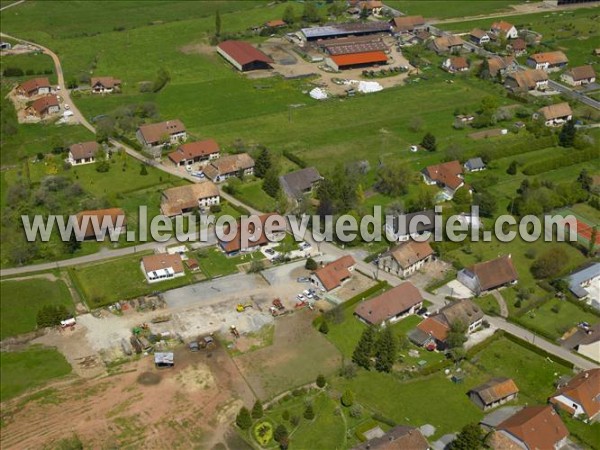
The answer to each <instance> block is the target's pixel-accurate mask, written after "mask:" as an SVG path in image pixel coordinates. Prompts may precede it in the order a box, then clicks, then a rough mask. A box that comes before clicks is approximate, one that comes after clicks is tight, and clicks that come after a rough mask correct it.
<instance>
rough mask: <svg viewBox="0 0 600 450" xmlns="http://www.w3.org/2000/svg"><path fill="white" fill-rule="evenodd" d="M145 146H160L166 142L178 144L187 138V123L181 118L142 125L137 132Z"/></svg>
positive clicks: (139, 139)
mask: <svg viewBox="0 0 600 450" xmlns="http://www.w3.org/2000/svg"><path fill="white" fill-rule="evenodd" d="M136 137H137V139H138V141H140V143H141V144H142V145H143V146H144V147H158V146H161V145H165V144H178V143H180V142H182V141H185V140H186V139H187V132H186V131H185V125H183V123H182V122H181V120H179V119H175V120H167V121H166V122H159V123H151V124H148V125H142V126H141V127H139V128H138V131H137V133H136Z"/></svg>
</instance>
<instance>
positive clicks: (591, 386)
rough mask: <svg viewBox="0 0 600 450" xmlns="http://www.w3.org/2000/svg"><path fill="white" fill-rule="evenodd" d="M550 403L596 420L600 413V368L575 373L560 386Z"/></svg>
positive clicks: (575, 414) (573, 413)
mask: <svg viewBox="0 0 600 450" xmlns="http://www.w3.org/2000/svg"><path fill="white" fill-rule="evenodd" d="M550 403H552V404H553V405H556V406H558V407H559V408H561V409H563V410H565V411H567V412H568V413H569V414H572V415H573V416H574V417H578V416H586V417H587V418H588V419H589V420H594V419H596V417H598V414H600V369H591V370H586V371H584V372H581V373H579V374H577V375H575V376H574V377H573V378H571V380H570V381H569V382H568V383H566V384H564V385H562V386H559V387H558V390H557V391H556V393H555V394H554V395H553V396H552V397H550Z"/></svg>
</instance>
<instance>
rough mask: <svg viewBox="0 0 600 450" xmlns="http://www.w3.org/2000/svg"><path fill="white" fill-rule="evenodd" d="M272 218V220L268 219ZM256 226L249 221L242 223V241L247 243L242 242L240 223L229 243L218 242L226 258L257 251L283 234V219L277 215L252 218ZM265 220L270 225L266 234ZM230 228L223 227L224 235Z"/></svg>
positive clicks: (271, 214) (270, 214)
mask: <svg viewBox="0 0 600 450" xmlns="http://www.w3.org/2000/svg"><path fill="white" fill-rule="evenodd" d="M271 217H272V219H270V218H271ZM252 218H253V219H254V220H256V221H257V222H258V224H254V223H252V221H251V220H249V221H246V222H244V225H246V226H247V228H246V230H244V233H243V234H244V239H247V240H248V242H245V241H244V242H242V230H241V227H242V222H241V221H238V222H237V228H236V230H235V231H236V233H235V235H234V236H233V237H232V238H231V240H229V241H225V240H219V246H220V247H221V249H222V250H223V252H225V254H226V255H227V256H234V255H237V254H239V253H240V252H252V251H255V250H258V249H259V248H260V247H262V246H264V245H267V244H269V242H271V241H274V240H275V239H278V238H279V237H281V236H283V235H284V233H285V219H284V218H283V217H282V216H280V215H279V214H275V213H269V214H262V215H260V216H252ZM267 220H269V222H270V223H271V224H272V226H270V231H269V232H268V233H267V231H266V226H265V224H266V223H267ZM230 231H231V230H230V228H229V226H228V225H226V227H225V234H226V235H227V234H229V232H230Z"/></svg>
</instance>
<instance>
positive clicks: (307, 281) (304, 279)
mask: <svg viewBox="0 0 600 450" xmlns="http://www.w3.org/2000/svg"><path fill="white" fill-rule="evenodd" d="M296 281H297V282H298V283H310V278H307V277H298V278H296Z"/></svg>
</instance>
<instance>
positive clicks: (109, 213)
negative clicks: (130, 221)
mask: <svg viewBox="0 0 600 450" xmlns="http://www.w3.org/2000/svg"><path fill="white" fill-rule="evenodd" d="M75 217H76V218H77V223H78V224H79V226H82V224H83V220H84V217H89V219H87V220H88V223H87V227H86V229H85V232H84V236H85V237H86V238H89V237H92V236H96V233H95V231H94V224H93V223H92V221H93V220H94V218H95V220H97V223H98V227H99V228H101V227H102V226H103V225H104V220H105V219H104V218H105V217H108V218H109V220H110V223H111V224H112V227H113V228H114V227H116V226H117V220H119V218H120V217H122V218H123V226H124V225H125V224H126V218H125V212H124V211H123V210H122V209H121V208H108V209H96V210H92V211H81V212H80V213H77V215H76V216H75Z"/></svg>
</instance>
